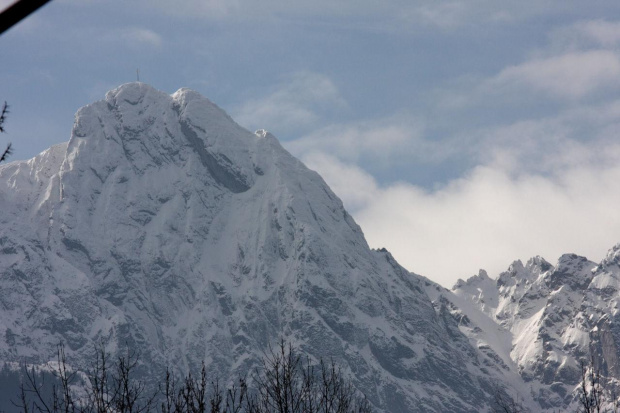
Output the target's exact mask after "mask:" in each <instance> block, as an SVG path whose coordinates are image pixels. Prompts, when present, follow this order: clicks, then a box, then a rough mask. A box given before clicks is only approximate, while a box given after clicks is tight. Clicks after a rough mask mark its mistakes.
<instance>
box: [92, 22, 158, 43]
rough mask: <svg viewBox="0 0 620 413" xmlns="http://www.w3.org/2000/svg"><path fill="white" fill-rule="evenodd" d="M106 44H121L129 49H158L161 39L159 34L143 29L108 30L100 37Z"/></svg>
mask: <svg viewBox="0 0 620 413" xmlns="http://www.w3.org/2000/svg"><path fill="white" fill-rule="evenodd" d="M101 39H102V40H103V41H106V42H112V43H121V44H123V45H124V46H126V47H131V48H143V47H145V46H146V47H150V48H159V47H160V46H161V44H162V38H161V36H160V35H159V34H157V33H156V32H154V31H153V30H150V29H145V28H143V27H125V28H122V29H114V30H110V31H108V32H107V33H105V34H104V35H103V36H101Z"/></svg>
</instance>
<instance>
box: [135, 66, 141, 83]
mask: <svg viewBox="0 0 620 413" xmlns="http://www.w3.org/2000/svg"><path fill="white" fill-rule="evenodd" d="M136 77H137V78H138V82H139V81H140V68H138V69H136Z"/></svg>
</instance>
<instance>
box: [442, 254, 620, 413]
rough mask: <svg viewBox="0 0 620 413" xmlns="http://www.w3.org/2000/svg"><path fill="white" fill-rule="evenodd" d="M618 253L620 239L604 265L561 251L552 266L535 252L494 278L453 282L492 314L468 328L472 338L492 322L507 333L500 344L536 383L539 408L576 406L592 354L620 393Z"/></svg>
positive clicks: (533, 385) (535, 398)
mask: <svg viewBox="0 0 620 413" xmlns="http://www.w3.org/2000/svg"><path fill="white" fill-rule="evenodd" d="M619 256H620V244H619V245H616V246H615V247H614V248H612V249H611V250H610V252H609V253H608V255H607V257H606V258H605V259H604V260H603V261H602V262H601V263H600V264H599V265H597V264H595V263H593V262H591V261H588V260H587V259H586V258H584V257H580V256H577V255H575V254H566V255H563V256H562V257H560V259H559V260H558V263H557V265H556V266H555V267H554V266H552V265H551V264H549V263H548V262H546V261H545V260H544V259H542V258H540V257H535V258H533V259H531V260H530V261H528V262H527V264H526V265H525V266H523V264H522V263H521V262H520V261H516V262H514V263H513V264H512V265H511V266H510V268H509V269H508V271H506V272H504V273H502V274H501V275H500V276H499V278H498V279H497V280H493V279H491V278H489V277H488V276H485V275H486V274H482V275H479V276H476V277H472V278H470V279H469V280H467V281H466V282H464V281H460V282H459V283H457V285H456V286H455V287H454V288H453V293H454V294H455V295H456V296H457V297H459V298H460V299H463V300H464V301H465V302H466V303H467V304H469V305H473V306H474V307H475V308H477V309H480V310H482V311H483V312H484V313H485V314H486V315H487V316H488V317H489V320H490V321H492V323H491V324H488V325H486V326H485V327H484V328H481V329H479V331H477V332H470V333H469V334H468V335H469V336H470V339H472V340H473V339H475V338H476V337H477V338H481V337H485V336H486V335H487V334H488V330H489V329H490V328H492V327H489V326H495V327H498V328H501V330H502V332H503V334H505V336H506V337H508V341H505V342H504V343H503V344H500V345H496V346H495V351H496V352H497V353H500V354H501V353H502V352H506V351H510V361H511V362H512V363H513V366H514V368H516V369H517V371H518V372H519V374H520V375H521V377H522V378H523V379H524V380H525V381H526V382H527V383H528V384H529V385H530V387H531V389H532V391H531V392H530V393H531V396H532V398H533V402H534V406H535V407H534V408H536V409H541V408H542V409H551V410H553V409H558V408H559V409H566V408H569V409H570V408H574V407H575V406H576V403H577V399H576V391H578V389H577V386H578V384H579V383H580V381H581V379H582V375H581V363H582V362H584V363H585V364H586V365H587V364H589V363H590V360H591V359H592V360H593V361H594V365H595V368H597V369H599V370H600V371H601V373H602V374H603V375H604V376H606V377H607V380H608V381H609V385H608V390H609V391H610V392H611V391H615V392H616V394H618V392H617V389H616V388H614V387H616V386H617V384H616V383H617V380H618V379H620V362H619V357H620V318H619V317H618V302H619V297H620V295H619V294H618V292H619V287H620V282H619V280H620V268H619V266H618V262H619V261H618V258H619ZM467 304H465V306H466V305H467ZM485 328H486V330H487V331H483V330H484V329H485ZM507 345H509V347H508V346H507ZM502 347H503V348H502Z"/></svg>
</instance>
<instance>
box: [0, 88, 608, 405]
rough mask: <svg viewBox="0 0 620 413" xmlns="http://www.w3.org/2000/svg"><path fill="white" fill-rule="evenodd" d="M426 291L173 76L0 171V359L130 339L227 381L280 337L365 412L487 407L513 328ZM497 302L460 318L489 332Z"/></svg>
mask: <svg viewBox="0 0 620 413" xmlns="http://www.w3.org/2000/svg"><path fill="white" fill-rule="evenodd" d="M610 265H611V264H610ZM609 268H611V267H609ZM601 274H603V273H601ZM605 274H611V273H605ZM613 274H616V275H617V272H614V273H613ZM616 275H614V277H616ZM615 280H617V277H616V278H613V280H612V276H611V275H609V276H608V277H607V278H605V277H604V276H602V277H600V278H599V279H598V281H597V285H598V286H599V288H601V289H606V288H611V287H612V285H613V286H615V285H616V284H614V282H615ZM614 288H615V287H614ZM438 291H439V287H437V286H436V285H434V284H432V283H430V282H428V281H427V280H426V279H424V278H422V277H419V276H417V275H415V274H412V273H409V272H407V271H406V270H404V269H403V268H402V267H401V266H399V265H398V263H396V262H395V261H394V259H393V258H392V256H391V255H390V254H389V253H388V252H387V251H384V250H381V251H374V250H370V249H369V247H368V245H367V243H366V241H365V239H364V236H363V234H362V231H361V229H360V228H359V226H358V225H357V224H356V223H355V222H354V221H353V219H352V218H351V217H350V216H349V214H348V213H347V212H346V211H345V210H344V208H343V206H342V203H341V201H340V200H339V199H338V197H337V196H336V195H335V194H334V193H333V192H332V191H331V190H330V189H329V187H328V186H327V185H326V184H325V182H324V181H323V180H322V179H321V177H320V176H319V175H318V174H316V173H315V172H313V171H311V170H309V169H307V168H306V167H305V166H304V165H303V164H302V163H301V162H299V161H298V160H297V159H295V158H294V157H292V156H291V155H290V154H289V153H288V152H286V151H285V150H284V149H283V148H282V147H281V146H280V144H279V143H278V141H277V140H276V138H274V137H273V136H272V135H270V134H269V133H267V132H265V131H258V132H257V133H250V132H248V131H247V130H244V129H243V128H241V127H240V126H239V125H237V124H236V123H235V122H234V121H233V120H232V119H231V118H230V117H229V116H228V115H226V114H225V113H224V112H223V111H222V110H221V109H219V108H218V107H217V106H216V105H214V104H213V103H212V102H210V101H209V100H208V99H206V98H204V97H202V96H200V95H198V94H197V93H196V92H193V91H191V90H188V89H181V90H179V91H177V92H176V93H174V94H173V95H171V96H170V95H167V94H165V93H162V92H160V91H157V90H155V89H153V88H152V87H150V86H148V85H146V84H143V83H130V84H126V85H123V86H121V87H119V88H117V89H115V90H112V91H110V92H109V93H108V94H107V95H106V97H105V99H104V100H101V101H98V102H95V103H93V104H91V105H88V106H85V107H83V108H82V109H80V110H79V111H78V113H77V114H76V119H75V125H74V128H73V131H72V134H71V139H70V141H69V142H68V143H66V144H61V145H57V146H55V147H52V148H50V149H48V150H47V151H45V152H43V153H42V154H40V155H39V156H37V157H35V158H33V159H31V160H29V161H24V162H13V163H10V164H6V165H3V166H0V312H1V316H0V360H3V361H19V360H22V359H25V360H27V361H29V362H32V363H45V362H47V361H49V360H50V359H51V358H53V355H54V354H55V346H56V345H57V344H58V343H59V342H60V341H62V342H64V343H65V345H66V346H67V352H68V355H69V357H70V359H72V360H74V364H75V365H76V366H77V367H81V368H85V367H86V366H87V365H88V361H89V359H90V358H91V355H92V354H93V347H94V346H95V345H96V344H97V343H104V344H105V345H106V346H107V348H108V349H109V350H110V351H112V352H114V351H117V350H118V349H120V348H123V347H124V346H129V347H130V348H133V349H139V350H140V353H141V360H142V365H141V372H142V374H143V375H144V377H145V378H146V379H147V380H148V378H149V377H152V374H153V373H155V374H157V373H158V372H161V371H162V369H163V368H164V367H165V366H171V367H172V368H173V369H175V370H177V371H178V372H180V373H185V372H187V371H188V370H190V369H192V368H196V367H197V366H198V365H199V363H200V361H202V360H205V361H206V363H207V364H208V366H209V368H210V370H211V371H213V372H215V373H217V375H219V377H221V378H224V380H225V379H226V378H230V377H235V376H236V375H237V374H245V373H246V372H247V371H248V370H250V369H251V368H252V367H253V366H254V365H256V363H257V360H258V359H259V358H260V357H261V356H262V355H263V354H264V353H263V351H265V349H266V348H267V347H268V346H269V345H270V344H274V343H276V342H277V341H278V339H279V338H280V337H283V338H285V339H287V340H289V341H291V342H292V343H293V344H294V345H297V346H299V347H300V348H301V349H302V350H303V351H304V352H306V353H307V354H309V355H310V356H311V357H313V358H315V359H318V358H319V357H333V358H334V360H335V361H337V362H338V363H339V364H340V365H341V366H342V367H343V368H344V371H345V372H346V373H347V374H350V375H351V377H352V380H353V382H354V384H355V386H356V387H357V388H358V389H359V390H361V391H362V392H364V393H365V394H366V395H367V396H368V397H369V399H370V401H371V402H372V403H373V404H374V405H375V406H376V407H377V408H378V409H379V410H382V411H389V412H413V411H438V412H439V411H441V412H477V411H485V410H487V409H488V406H489V404H490V402H491V399H492V398H493V394H494V393H495V392H496V391H497V389H498V388H499V389H504V388H506V389H510V386H514V385H515V383H514V382H515V380H518V379H519V377H520V376H519V375H518V374H516V373H514V371H513V370H511V367H510V366H509V364H510V363H512V361H511V360H513V359H514V357H515V356H514V355H513V354H512V353H511V352H509V351H508V350H507V349H504V347H507V346H508V344H507V343H509V342H510V338H509V336H508V335H507V333H506V332H505V331H504V330H501V329H498V330H497V331H494V332H490V333H488V334H487V336H488V337H487V340H488V341H489V343H487V347H485V345H484V344H482V343H478V344H477V345H472V342H471V339H470V338H469V337H468V336H466V335H465V334H464V333H463V331H461V330H460V329H459V325H458V323H459V314H458V311H457V310H455V306H454V304H452V303H451V302H450V301H449V300H442V299H440V298H439V294H437V292H438ZM489 291H491V292H492V291H493V290H492V289H490V290H489ZM429 294H430V295H431V296H432V297H434V298H433V299H434V300H435V302H433V301H432V300H431V298H432V297H429ZM501 294H502V293H501V291H500V293H499V295H498V297H499V296H501ZM454 297H457V298H458V297H459V296H458V295H455V296H454ZM454 297H453V298H454ZM485 299H486V297H485ZM454 300H456V298H454ZM497 300H500V301H501V299H500V298H496V301H492V300H491V301H492V303H491V304H490V306H491V307H489V308H485V309H484V312H478V313H474V312H473V309H474V306H473V305H472V306H469V307H468V308H469V310H467V311H469V312H470V313H471V314H469V313H468V317H470V318H471V319H472V320H475V321H476V322H477V323H481V324H483V323H486V324H488V325H489V326H491V327H492V324H491V322H490V321H489V320H496V319H497V316H496V311H495V310H497V309H499V308H500V307H499V304H497ZM462 302H463V303H464V302H465V299H464V298H463V299H462ZM461 304H462V303H461ZM537 305H538V304H537ZM502 308H503V307H502ZM511 308H512V307H511ZM536 308H537V307H536ZM509 310H510V309H509V308H508V307H506V311H505V312H504V313H502V314H506V317H508V318H509V317H510V314H512V313H510V311H509ZM531 311H534V308H532V310H531ZM498 314H499V313H498ZM535 314H537V313H536V312H532V315H533V316H535ZM494 317H495V318H494ZM486 324H485V325H486ZM513 324H515V323H513ZM517 324H518V325H519V326H520V327H518V328H519V329H521V330H523V331H529V330H528V325H526V324H523V325H522V324H519V323H516V324H515V325H517ZM511 325H512V324H511ZM485 328H486V327H485ZM506 328H508V327H506ZM577 336H578V335H576V336H575V337H577ZM492 346H493V347H497V346H499V347H502V346H503V347H502V349H503V350H502V351H501V352H498V353H497V359H494V358H493V357H495V356H493V355H492V354H491V352H490V351H489V350H488V348H490V347H492ZM519 354H521V353H519ZM523 354H524V355H527V354H529V353H527V352H525V353H523ZM511 357H512V358H511ZM517 359H518V357H517ZM519 366H520V365H519ZM527 366H528V365H527V363H526V367H527ZM527 368H530V367H527ZM531 369H534V370H532V371H534V372H535V371H536V370H535V368H534V367H532V368H531ZM531 369H530V370H531ZM528 371H529V370H528ZM498 383H499V385H498ZM519 383H520V382H519ZM519 383H517V384H516V385H519ZM500 391H504V390H500ZM506 391H508V390H506Z"/></svg>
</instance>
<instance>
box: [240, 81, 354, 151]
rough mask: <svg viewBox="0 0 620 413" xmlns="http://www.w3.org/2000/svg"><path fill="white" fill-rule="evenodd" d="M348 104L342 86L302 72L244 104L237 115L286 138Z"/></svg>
mask: <svg viewBox="0 0 620 413" xmlns="http://www.w3.org/2000/svg"><path fill="white" fill-rule="evenodd" d="M345 107H346V103H345V101H344V100H343V98H342V97H341V95H340V92H339V91H338V88H337V87H336V86H335V85H334V83H333V82H332V81H331V80H330V79H329V78H328V77H326V76H324V75H321V74H318V73H312V72H299V73H295V74H293V75H291V76H289V77H288V78H287V79H285V80H284V81H282V82H281V83H280V84H278V85H276V86H275V87H274V88H272V90H271V91H270V92H269V93H268V94H267V95H266V96H262V97H258V98H254V99H250V100H248V101H246V102H245V103H243V104H242V105H241V106H240V107H239V108H237V109H236V110H235V113H234V118H235V120H236V121H237V122H239V123H240V124H241V125H243V126H245V127H247V128H249V129H251V130H256V129H269V130H270V131H272V132H276V133H278V135H279V136H280V137H281V138H283V139H286V136H287V135H288V134H289V133H291V132H292V131H294V130H296V131H298V130H303V128H307V127H311V126H313V125H315V124H316V122H317V120H318V119H319V118H320V115H321V113H324V112H327V111H330V110H342V109H343V108H345ZM274 128H277V129H274Z"/></svg>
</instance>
